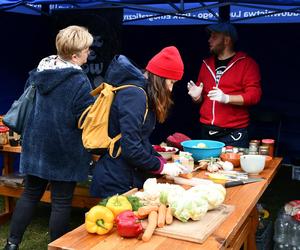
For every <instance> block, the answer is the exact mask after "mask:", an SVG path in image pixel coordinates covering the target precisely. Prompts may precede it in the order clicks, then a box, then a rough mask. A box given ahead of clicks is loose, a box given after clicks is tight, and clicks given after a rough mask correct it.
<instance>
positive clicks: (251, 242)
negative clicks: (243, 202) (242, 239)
mask: <svg viewBox="0 0 300 250" xmlns="http://www.w3.org/2000/svg"><path fill="white" fill-rule="evenodd" d="M249 217H250V219H251V229H250V231H249V234H248V237H247V241H246V244H245V245H244V249H245V250H256V230H257V226H258V222H259V221H258V211H257V208H256V206H255V207H254V208H253V210H252V211H251V214H250V215H249Z"/></svg>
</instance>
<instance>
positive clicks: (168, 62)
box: [146, 46, 184, 80]
mask: <svg viewBox="0 0 300 250" xmlns="http://www.w3.org/2000/svg"><path fill="white" fill-rule="evenodd" d="M183 68H184V66H183V62H182V59H181V56H180V53H179V51H178V49H177V48H176V47H174V46H170V47H166V48H164V49H163V50H161V51H160V52H159V53H158V54H156V55H155V56H154V57H152V59H151V60H150V61H149V62H148V65H147V67H146V70H148V71H149V72H151V73H153V74H155V75H158V76H160V77H164V78H167V79H171V80H180V79H181V78H182V75H183Z"/></svg>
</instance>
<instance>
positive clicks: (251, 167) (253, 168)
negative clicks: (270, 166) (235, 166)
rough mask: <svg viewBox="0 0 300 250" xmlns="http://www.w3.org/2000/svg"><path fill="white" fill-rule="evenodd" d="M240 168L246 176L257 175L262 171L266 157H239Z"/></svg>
mask: <svg viewBox="0 0 300 250" xmlns="http://www.w3.org/2000/svg"><path fill="white" fill-rule="evenodd" d="M240 163H241V168H242V169H243V170H244V171H245V172H247V173H248V174H259V173H260V172H261V171H263V170H264V167H265V163H266V157H265V156H264V155H241V157H240Z"/></svg>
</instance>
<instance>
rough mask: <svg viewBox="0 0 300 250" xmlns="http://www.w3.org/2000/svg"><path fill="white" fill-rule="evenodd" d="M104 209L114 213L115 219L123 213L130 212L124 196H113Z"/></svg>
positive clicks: (129, 204)
mask: <svg viewBox="0 0 300 250" xmlns="http://www.w3.org/2000/svg"><path fill="white" fill-rule="evenodd" d="M106 207H107V208H109V209H110V210H111V211H112V212H113V213H114V215H115V217H117V215H118V214H120V213H122V212H123V211H126V210H129V211H132V206H131V203H130V202H129V201H128V199H127V197H126V196H124V195H114V196H112V197H110V198H109V199H108V201H107V203H106Z"/></svg>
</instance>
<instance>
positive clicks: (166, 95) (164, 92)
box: [147, 72, 173, 123]
mask: <svg viewBox="0 0 300 250" xmlns="http://www.w3.org/2000/svg"><path fill="white" fill-rule="evenodd" d="M147 91H148V97H149V106H150V107H151V108H152V109H153V110H154V112H155V114H156V119H157V120H158V122H159V123H163V122H164V121H165V120H166V118H167V115H168V111H169V109H170V107H171V105H172V104H173V101H172V99H171V91H170V90H169V89H168V88H167V85H166V79H165V78H162V77H160V76H157V75H154V74H152V73H151V72H148V89H147Z"/></svg>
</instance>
